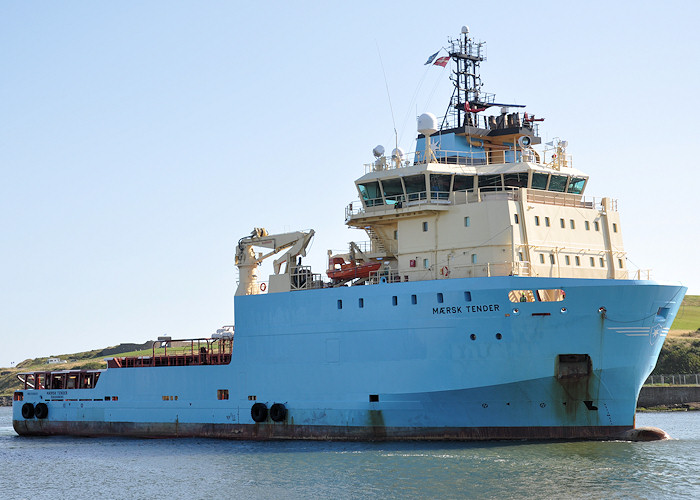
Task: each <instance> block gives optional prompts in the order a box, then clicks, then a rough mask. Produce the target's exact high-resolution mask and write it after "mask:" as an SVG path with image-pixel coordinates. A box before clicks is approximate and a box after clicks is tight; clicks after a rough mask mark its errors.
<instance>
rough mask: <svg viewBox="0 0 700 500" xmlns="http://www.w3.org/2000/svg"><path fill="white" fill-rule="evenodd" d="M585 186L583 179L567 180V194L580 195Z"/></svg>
mask: <svg viewBox="0 0 700 500" xmlns="http://www.w3.org/2000/svg"><path fill="white" fill-rule="evenodd" d="M585 184H586V178H585V177H572V178H571V179H570V180H569V189H567V192H568V193H573V194H581V193H582V192H583V186H584V185H585Z"/></svg>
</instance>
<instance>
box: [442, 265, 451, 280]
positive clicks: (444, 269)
mask: <svg viewBox="0 0 700 500" xmlns="http://www.w3.org/2000/svg"><path fill="white" fill-rule="evenodd" d="M440 274H442V275H443V276H444V277H445V278H447V277H448V276H449V275H450V268H449V267H447V266H442V269H440Z"/></svg>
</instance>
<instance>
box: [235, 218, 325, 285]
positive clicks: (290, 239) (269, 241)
mask: <svg viewBox="0 0 700 500" xmlns="http://www.w3.org/2000/svg"><path fill="white" fill-rule="evenodd" d="M313 236H314V230H313V229H310V230H309V231H294V232H291V233H281V234H269V233H268V232H267V230H266V229H265V228H262V227H256V228H255V229H253V231H252V232H251V233H250V236H247V237H245V238H241V239H240V240H239V241H238V246H237V247H236V266H238V270H239V273H240V281H239V283H238V289H237V290H236V295H255V294H258V293H260V291H264V290H265V288H263V287H264V286H265V284H264V283H261V284H260V285H258V266H259V265H260V264H261V263H262V261H263V260H265V259H267V258H269V257H272V256H273V255H275V254H277V253H279V252H281V251H283V250H287V251H286V252H285V253H284V254H283V255H281V256H280V257H279V258H277V259H275V260H274V262H273V268H274V274H272V275H270V285H269V286H270V290H269V291H270V292H285V291H289V290H291V289H292V288H294V289H296V288H304V286H300V278H302V277H301V276H300V275H299V267H300V266H298V265H297V263H296V258H297V256H302V257H305V256H306V247H307V246H308V245H309V243H311V239H312V238H313ZM254 247H262V248H269V249H270V250H271V251H270V252H268V253H265V254H263V253H262V252H260V253H257V252H256V251H255V250H254ZM285 262H286V263H287V265H286V268H285V271H284V272H281V271H282V264H284V263H285ZM307 274H310V271H308V273H307ZM304 281H305V280H304ZM304 284H305V283H304Z"/></svg>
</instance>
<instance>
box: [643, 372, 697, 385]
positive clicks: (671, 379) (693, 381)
mask: <svg viewBox="0 0 700 500" xmlns="http://www.w3.org/2000/svg"><path fill="white" fill-rule="evenodd" d="M644 385H700V373H688V374H685V373H681V374H675V375H649V378H647V379H646V381H645V382H644Z"/></svg>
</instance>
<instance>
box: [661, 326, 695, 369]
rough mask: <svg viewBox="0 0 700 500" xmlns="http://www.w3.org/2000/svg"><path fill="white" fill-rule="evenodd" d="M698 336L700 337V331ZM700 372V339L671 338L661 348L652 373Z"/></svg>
mask: <svg viewBox="0 0 700 500" xmlns="http://www.w3.org/2000/svg"><path fill="white" fill-rule="evenodd" d="M697 333H698V337H700V332H697ZM675 373H700V340H691V341H690V342H688V341H687V340H686V339H684V338H679V337H677V338H669V339H667V340H666V343H665V344H664V346H663V347H662V348H661V354H660V355H659V361H658V362H657V363H656V368H655V369H654V372H653V373H652V375H664V374H675Z"/></svg>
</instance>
